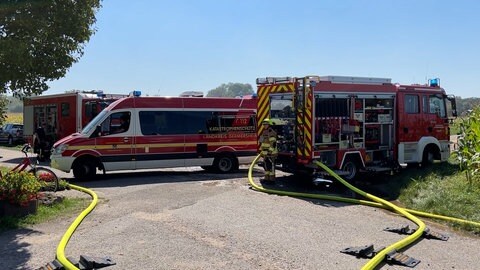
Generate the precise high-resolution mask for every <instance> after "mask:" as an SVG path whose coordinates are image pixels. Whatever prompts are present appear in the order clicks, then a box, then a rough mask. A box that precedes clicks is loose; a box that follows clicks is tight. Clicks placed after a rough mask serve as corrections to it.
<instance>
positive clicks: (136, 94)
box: [130, 90, 142, 97]
mask: <svg viewBox="0 0 480 270" xmlns="http://www.w3.org/2000/svg"><path fill="white" fill-rule="evenodd" d="M141 95H142V91H140V90H134V91H132V92H130V96H131V97H132V96H133V97H139V96H141Z"/></svg>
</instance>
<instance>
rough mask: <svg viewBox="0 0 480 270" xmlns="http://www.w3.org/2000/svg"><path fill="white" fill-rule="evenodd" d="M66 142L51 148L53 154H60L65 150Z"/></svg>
mask: <svg viewBox="0 0 480 270" xmlns="http://www.w3.org/2000/svg"><path fill="white" fill-rule="evenodd" d="M67 148H68V144H60V145H59V146H57V147H55V148H53V151H52V152H53V154H54V155H61V154H62V153H63V152H65V150H67Z"/></svg>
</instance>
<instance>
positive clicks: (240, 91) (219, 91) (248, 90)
mask: <svg viewBox="0 0 480 270" xmlns="http://www.w3.org/2000/svg"><path fill="white" fill-rule="evenodd" d="M251 94H253V88H252V85H250V84H248V83H231V82H230V83H228V84H222V85H220V86H219V87H217V88H215V89H212V90H210V91H208V93H207V97H237V96H244V95H251Z"/></svg>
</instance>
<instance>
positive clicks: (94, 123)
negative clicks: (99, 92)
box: [80, 110, 108, 135]
mask: <svg viewBox="0 0 480 270" xmlns="http://www.w3.org/2000/svg"><path fill="white" fill-rule="evenodd" d="M107 112H108V111H106V110H102V111H101V112H100V113H99V114H98V115H97V116H95V118H93V119H92V121H90V122H89V123H88V124H87V125H86V126H85V127H84V128H83V129H82V131H81V132H80V133H82V134H84V135H89V134H90V133H91V132H92V131H93V130H95V128H96V127H97V126H98V125H99V124H100V120H101V119H103V117H104V116H105V114H107Z"/></svg>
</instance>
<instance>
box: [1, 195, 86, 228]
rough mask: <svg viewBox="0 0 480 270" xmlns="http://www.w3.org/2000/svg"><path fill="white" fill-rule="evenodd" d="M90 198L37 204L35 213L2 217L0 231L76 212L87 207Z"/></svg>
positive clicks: (24, 226) (25, 226)
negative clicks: (47, 204) (21, 216)
mask: <svg viewBox="0 0 480 270" xmlns="http://www.w3.org/2000/svg"><path fill="white" fill-rule="evenodd" d="M90 201H91V200H90V199H84V198H64V199H63V201H62V202H60V203H56V204H54V205H51V206H46V205H39V206H38V210H37V213H36V214H35V215H28V216H26V217H23V218H18V217H2V219H1V220H0V232H3V231H6V230H9V229H19V228H27V227H29V226H32V225H35V224H39V223H43V222H47V221H51V220H55V219H57V218H61V217H64V216H71V215H75V214H78V213H79V212H81V211H82V210H83V209H85V208H87V206H88V204H89V203H90Z"/></svg>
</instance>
